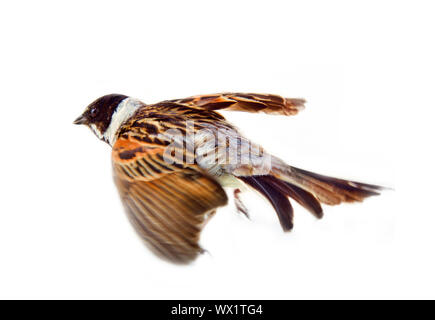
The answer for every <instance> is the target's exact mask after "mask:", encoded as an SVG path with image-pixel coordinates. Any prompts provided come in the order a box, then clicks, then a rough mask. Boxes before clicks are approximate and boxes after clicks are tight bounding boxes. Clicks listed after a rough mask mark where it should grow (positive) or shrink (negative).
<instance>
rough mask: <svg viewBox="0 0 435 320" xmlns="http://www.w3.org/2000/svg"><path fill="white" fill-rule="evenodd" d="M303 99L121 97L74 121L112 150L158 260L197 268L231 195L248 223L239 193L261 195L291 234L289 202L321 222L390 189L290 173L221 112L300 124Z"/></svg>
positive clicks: (136, 219)
mask: <svg viewBox="0 0 435 320" xmlns="http://www.w3.org/2000/svg"><path fill="white" fill-rule="evenodd" d="M305 102H306V101H305V100H304V99H301V98H284V97H282V96H279V95H275V94H256V93H219V94H207V95H197V96H192V97H188V98H184V99H174V100H165V101H162V102H158V103H154V104H146V103H143V102H141V101H140V100H138V99H136V98H133V97H129V96H126V95H122V94H108V95H105V96H102V97H100V98H98V99H96V100H95V101H93V102H92V103H91V104H90V105H88V107H87V108H86V109H85V111H84V112H83V113H82V114H81V115H80V116H79V117H78V118H77V119H76V120H75V121H74V124H77V125H85V126H87V127H89V128H90V129H91V130H92V131H93V133H94V134H95V135H96V136H97V137H98V138H99V139H100V140H102V141H104V142H106V143H107V144H109V145H110V146H111V147H112V166H113V176H114V181H115V185H116V186H117V189H118V192H119V195H120V198H121V200H122V203H123V206H124V208H125V211H126V213H127V216H128V218H129V220H130V222H131V223H132V225H133V226H134V229H135V230H136V232H137V233H138V235H139V236H140V237H141V238H142V239H143V240H144V242H145V244H146V245H147V246H148V247H149V248H150V249H151V251H152V252H153V253H155V254H156V255H157V256H159V257H160V258H163V259H165V260H167V261H169V262H173V263H177V264H188V263H190V262H192V261H194V260H195V259H196V258H197V257H198V256H199V255H200V254H201V253H203V252H205V250H204V249H203V248H202V247H201V246H200V244H199V240H200V233H201V231H202V229H203V228H204V226H205V225H206V223H207V222H208V221H209V220H210V219H211V217H213V215H214V214H215V213H216V210H217V209H218V208H219V207H222V206H225V205H226V204H227V203H228V196H227V193H226V191H225V189H233V191H234V200H235V204H236V208H237V211H239V212H241V213H243V214H245V215H247V216H249V215H248V211H247V209H246V207H245V206H244V204H243V203H242V202H241V199H240V192H241V190H246V189H253V190H254V191H257V193H259V194H260V195H261V196H263V197H264V198H265V199H266V200H267V201H268V202H270V204H271V206H272V207H273V208H274V210H275V211H276V214H277V217H278V220H279V222H280V224H281V227H282V229H283V231H290V230H292V228H293V211H294V210H293V205H292V202H291V201H290V198H291V199H292V200H294V201H295V202H297V203H298V204H299V205H300V206H301V207H303V208H305V209H306V210H308V211H309V212H310V213H312V214H313V215H314V216H315V217H317V218H319V219H320V218H322V216H323V208H322V204H326V205H338V204H340V203H346V202H361V201H362V200H363V199H365V198H367V197H370V196H374V195H379V194H380V192H381V190H383V187H381V186H377V185H373V184H367V183H361V182H356V181H349V180H344V179H339V178H334V177H330V176H325V175H320V174H317V173H313V172H310V171H307V170H304V169H300V168H297V167H294V166H290V165H288V164H287V163H286V162H284V161H283V160H281V159H280V158H278V157H276V156H273V155H271V154H270V153H268V152H267V151H266V150H265V149H264V148H263V147H261V146H260V145H258V144H255V143H253V142H252V141H250V140H249V139H248V138H246V137H245V136H244V135H243V134H242V133H241V132H240V130H239V129H238V128H237V127H236V126H234V125H233V124H231V123H230V122H229V121H227V120H226V119H225V118H224V116H223V115H222V114H221V113H219V111H220V110H223V111H240V112H249V113H262V114H266V115H281V116H292V115H296V114H298V113H299V112H300V111H301V110H303V109H304V108H305Z"/></svg>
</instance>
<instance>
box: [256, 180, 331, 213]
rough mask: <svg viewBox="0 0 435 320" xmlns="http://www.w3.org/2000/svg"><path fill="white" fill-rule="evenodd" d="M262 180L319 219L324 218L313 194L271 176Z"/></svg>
mask: <svg viewBox="0 0 435 320" xmlns="http://www.w3.org/2000/svg"><path fill="white" fill-rule="evenodd" d="M261 179H262V180H265V181H268V183H269V184H270V185H272V186H273V187H274V188H275V189H277V190H278V191H279V192H280V193H282V194H283V195H285V196H286V197H291V198H293V199H294V200H295V201H296V202H297V203H299V204H300V205H301V206H303V207H304V208H305V209H307V210H308V211H310V212H311V213H312V214H313V215H314V216H316V217H317V218H319V219H320V218H322V217H323V209H322V206H321V205H320V203H319V200H317V199H316V197H314V196H313V195H312V194H311V193H309V192H307V191H305V190H304V189H301V188H299V187H297V186H295V185H292V184H290V183H287V182H285V181H282V180H279V179H278V178H276V177H274V176H271V175H268V176H261Z"/></svg>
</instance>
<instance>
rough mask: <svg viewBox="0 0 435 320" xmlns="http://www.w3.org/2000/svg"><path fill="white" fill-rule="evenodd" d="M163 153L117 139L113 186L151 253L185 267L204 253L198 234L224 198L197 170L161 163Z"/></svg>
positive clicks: (192, 166)
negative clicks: (183, 264) (114, 184)
mask: <svg viewBox="0 0 435 320" xmlns="http://www.w3.org/2000/svg"><path fill="white" fill-rule="evenodd" d="M163 152H164V148H163V147H162V146H155V147H150V146H149V145H147V146H145V145H140V143H139V142H138V141H136V140H129V139H128V138H120V139H119V140H118V142H117V143H115V145H114V147H113V153H112V162H113V167H114V177H115V183H116V186H117V187H118V190H119V193H120V196H121V199H122V202H123V204H124V207H125V208H126V211H127V213H128V216H129V219H130V221H131V222H132V224H133V226H134V227H135V229H136V231H137V232H138V234H139V235H140V236H141V237H142V239H143V240H144V241H145V242H146V244H147V245H148V246H149V247H150V248H151V249H152V251H153V252H154V253H156V254H157V255H159V256H161V257H163V258H165V259H168V260H170V261H172V262H176V263H188V262H190V261H192V260H194V259H195V258H196V257H197V255H198V254H199V253H201V252H202V251H203V250H202V249H201V247H200V246H199V244H198V242H199V237H200V233H201V230H202V228H203V226H204V225H205V222H206V221H207V220H208V218H209V216H211V215H212V213H213V212H214V211H215V209H216V208H217V207H220V206H223V205H225V204H226V203H227V196H226V194H225V191H224V190H223V189H222V187H221V186H220V184H219V183H218V182H217V181H216V180H214V179H213V178H212V177H210V176H209V175H207V174H206V173H204V172H202V171H201V169H200V168H198V167H197V166H196V165H189V166H188V167H187V166H185V167H183V166H180V165H177V166H175V165H171V164H168V163H165V162H164V161H163V156H162V155H163Z"/></svg>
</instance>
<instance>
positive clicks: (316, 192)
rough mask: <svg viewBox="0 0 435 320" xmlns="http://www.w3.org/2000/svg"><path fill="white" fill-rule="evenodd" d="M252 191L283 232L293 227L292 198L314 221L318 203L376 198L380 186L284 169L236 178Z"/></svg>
mask: <svg viewBox="0 0 435 320" xmlns="http://www.w3.org/2000/svg"><path fill="white" fill-rule="evenodd" d="M238 178H239V179H241V180H242V181H244V182H245V183H246V184H248V185H249V186H251V187H252V188H254V189H256V190H257V191H259V192H260V193H261V194H262V195H263V196H265V197H266V198H267V199H268V200H269V201H270V203H271V204H272V206H273V207H274V209H275V211H276V213H277V215H278V218H279V221H280V222H281V226H282V228H283V229H284V231H289V230H291V229H292V228H293V207H292V205H291V203H290V201H289V199H288V197H291V198H293V199H294V200H295V201H296V202H298V203H299V204H300V205H301V206H303V207H304V208H305V209H307V210H308V211H310V212H311V213H312V214H313V215H315V216H316V217H317V218H322V216H323V210H322V206H321V204H320V203H325V204H328V205H336V204H339V203H342V202H355V201H362V200H363V199H365V198H367V197H370V196H375V195H379V193H380V191H381V190H382V189H383V187H380V186H376V185H372V184H366V183H360V182H355V181H348V180H343V179H338V178H332V177H328V176H323V175H320V174H317V173H313V172H309V171H306V170H302V169H298V168H294V167H289V166H288V167H287V168H286V170H278V169H276V168H275V170H274V171H272V174H271V175H257V176H239V177H238Z"/></svg>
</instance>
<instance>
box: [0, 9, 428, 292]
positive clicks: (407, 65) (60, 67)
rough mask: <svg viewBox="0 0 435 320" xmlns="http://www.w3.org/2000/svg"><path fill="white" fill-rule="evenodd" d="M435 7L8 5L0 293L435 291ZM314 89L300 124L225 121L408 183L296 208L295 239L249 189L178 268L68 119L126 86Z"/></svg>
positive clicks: (327, 161) (388, 182) (241, 118)
mask: <svg viewBox="0 0 435 320" xmlns="http://www.w3.org/2000/svg"><path fill="white" fill-rule="evenodd" d="M433 9H434V8H433V7H432V6H431V2H430V1H364V2H355V1H352V2H351V1H297V2H294V1H292V2H290V1H282V2H278V1H267V2H257V1H237V2H236V1H215V2H214V3H212V2H205V1H159V2H157V1H154V2H149V3H145V2H142V1H118V2H112V1H93V2H90V1H74V2H69V3H68V4H67V3H66V2H59V1H14V2H11V1H8V2H2V4H1V5H0V30H1V31H0V32H1V43H0V46H1V51H0V57H1V59H0V88H1V96H0V100H1V102H0V103H1V106H0V108H1V109H0V110H1V113H0V121H1V126H0V130H1V131H0V132H1V138H2V140H1V145H2V148H1V164H2V166H1V168H2V170H1V175H0V187H1V201H0V298H134V299H136V298H143V299H153V298H155V299H156V298H161V299H164V298H177V299H206V298H227V299H233V298H240V299H242V298H249V299H254V298H256V299H268V298H277V299H293V298H298V299H301V298H315V299H320V298H332V299H336V298H350V299H353V298H375V299H377V298H435V294H434V286H435V278H434V273H433V270H434V268H435V258H434V249H433V245H434V240H435V236H434V234H435V232H434V227H435V212H434V208H433V204H432V199H433V197H434V196H433V194H434V193H433V167H432V165H433V162H432V160H433V156H432V154H431V153H432V152H433V142H432V140H433V137H434V134H433V129H432V126H433V125H432V123H433V117H434V107H435V105H434V80H435V79H434V74H435V63H434V57H435V50H434V37H433V30H435V23H434V19H433V12H434V10H433ZM221 91H242V92H244V91H246V92H265V93H276V94H281V95H284V96H288V97H305V98H306V99H307V100H308V103H307V108H306V110H305V111H303V112H302V113H301V114H299V115H298V116H296V117H288V118H286V117H276V116H275V117H274V116H265V115H255V114H242V113H225V116H227V117H228V118H229V119H230V120H231V121H233V122H234V123H235V124H236V125H237V126H238V127H239V128H240V129H241V130H242V132H244V133H245V134H246V135H247V136H248V137H250V138H251V139H252V140H253V141H255V142H259V143H261V144H262V145H263V146H264V147H265V148H266V149H267V150H269V151H270V152H272V153H274V154H276V155H278V156H280V157H281V158H283V159H285V160H286V161H288V162H289V163H290V164H293V165H295V166H299V167H302V168H305V169H308V170H312V171H316V172H319V173H323V174H330V175H336V176H339V177H346V178H352V179H356V180H362V181H365V182H369V183H377V184H381V185H385V186H389V187H393V188H394V189H395V190H394V191H387V192H385V193H384V194H383V195H382V196H380V197H376V198H371V199H369V200H367V201H366V202H364V203H363V204H355V205H354V204H352V205H342V206H339V207H325V217H324V219H323V220H320V221H318V220H316V219H314V218H313V217H312V216H311V215H310V214H309V213H307V212H306V211H304V210H303V209H302V208H300V207H299V206H297V205H296V204H295V229H294V230H293V231H292V232H291V233H288V234H284V233H283V232H282V231H281V228H280V225H279V223H278V220H277V217H276V215H275V213H274V211H273V209H272V208H271V207H270V205H269V204H268V203H267V202H266V201H264V200H263V199H261V198H259V197H258V196H257V195H256V194H254V193H252V194H246V195H244V200H245V203H246V204H247V206H248V207H249V208H250V212H251V215H252V221H249V220H247V219H246V218H244V217H242V216H240V215H238V214H237V213H236V212H235V210H234V205H233V204H232V201H231V203H230V205H229V206H228V207H226V208H224V209H221V210H219V211H218V214H217V215H216V216H215V218H214V219H213V220H212V221H211V222H210V223H209V225H208V226H207V227H206V228H205V230H204V232H203V234H202V239H201V243H202V245H203V246H204V247H205V248H206V249H208V251H209V252H210V254H208V255H204V256H202V257H200V258H199V259H198V260H197V261H196V262H195V263H194V264H192V265H189V266H185V267H180V266H173V265H170V264H168V263H166V262H163V261H160V260H158V259H157V258H155V257H154V256H153V255H152V254H151V253H149V251H148V250H147V249H146V248H145V247H144V246H143V245H142V243H141V241H140V240H139V239H138V238H137V236H136V235H135V233H134V232H133V230H132V228H131V226H130V225H129V223H128V221H127V218H126V217H125V214H124V213H123V210H122V207H121V203H120V200H119V199H118V195H117V191H116V189H115V186H114V184H113V182H112V176H111V162H110V148H109V147H108V146H107V145H106V144H104V143H102V142H100V141H98V140H97V139H96V138H95V136H94V135H93V134H92V133H91V132H90V131H89V130H87V129H86V128H84V127H77V126H73V125H72V121H73V120H74V119H75V118H76V117H77V116H78V115H79V114H80V113H81V112H82V111H83V110H84V108H85V107H86V106H87V104H89V103H90V102H91V101H93V100H94V99H96V98H97V97H99V96H101V95H103V94H107V93H113V92H116V93H123V94H127V95H131V96H134V97H137V98H140V99H142V100H143V101H144V102H147V103H151V102H157V101H160V100H164V99H171V98H182V97H186V96H190V95H194V94H201V93H214V92H221Z"/></svg>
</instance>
